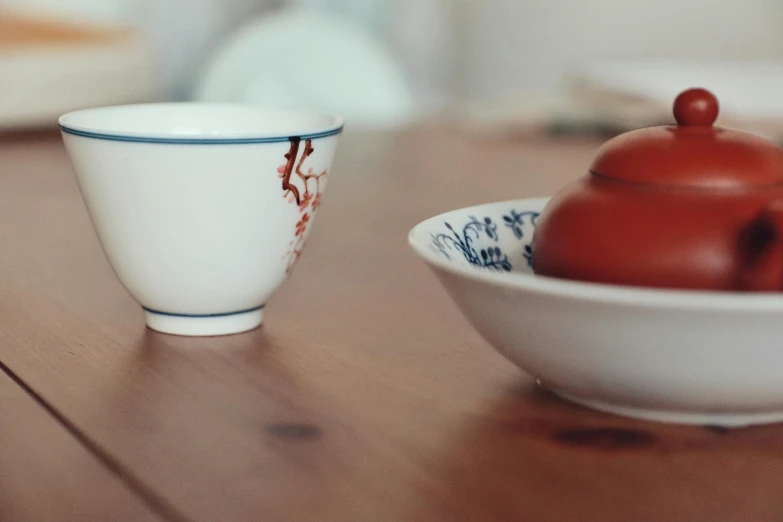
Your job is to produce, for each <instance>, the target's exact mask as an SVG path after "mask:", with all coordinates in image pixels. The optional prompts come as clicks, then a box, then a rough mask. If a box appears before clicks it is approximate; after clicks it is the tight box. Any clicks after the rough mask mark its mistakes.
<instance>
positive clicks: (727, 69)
mask: <svg viewBox="0 0 783 522" xmlns="http://www.w3.org/2000/svg"><path fill="white" fill-rule="evenodd" d="M782 22H783V2H780V0H743V1H742V2H739V1H733V2H732V1H728V2H714V1H711V0H633V1H632V2H630V1H623V0H590V1H589V2H585V1H584V0H0V79H2V83H0V129H19V128H39V127H49V126H53V125H55V123H56V118H57V117H58V116H59V115H60V114H62V113H64V112H67V111H69V110H73V109H77V108H82V107H89V106H96V105H106V104H117V103H133V102H140V101H158V100H207V101H228V102H242V103H258V104H264V105H268V106H275V107H287V108H300V109H312V110H322V111H330V112H339V113H342V114H343V115H344V116H345V117H346V121H347V129H346V130H347V131H348V130H349V129H364V128H384V129H388V128H400V127H405V126H409V125H415V124H421V123H423V122H431V121H444V120H448V121H449V122H453V123H456V124H458V125H459V128H462V129H466V130H469V131H472V132H477V133H485V134H486V133H489V134H490V135H494V134H495V133H498V132H501V133H502V132H514V131H518V130H521V129H531V128H534V129H545V130H547V131H548V132H581V133H585V132H601V133H607V134H612V133H616V132H621V131H622V130H624V129H627V128H632V127H637V126H642V125H648V124H657V123H659V122H661V121H670V119H671V117H670V107H671V101H672V100H673V98H674V96H675V95H676V94H677V92H678V91H680V90H682V89H684V88H687V87H691V86H694V85H701V86H705V87H707V88H709V89H711V90H713V91H714V92H715V93H716V94H717V95H718V96H719V98H720V99H721V103H722V113H721V120H722V122H721V123H723V124H726V125H734V126H741V127H743V128H745V129H748V130H752V131H757V132H759V133H762V134H766V135H768V136H775V137H778V138H780V137H781V136H783V133H781V132H780V129H781V128H783V95H781V93H783V31H781V30H780V24H781V23H782Z"/></svg>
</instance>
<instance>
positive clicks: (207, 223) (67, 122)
mask: <svg viewBox="0 0 783 522" xmlns="http://www.w3.org/2000/svg"><path fill="white" fill-rule="evenodd" d="M342 125H343V122H342V118H340V117H339V116H335V115H319V114H308V113H301V112H291V111H279V110H269V109H264V108H261V107H257V106H247V105H231V104H208V103H160V104H156V103H153V104H140V105H125V106H116V107H101V108H95V109H85V110H80V111H75V112H71V113H68V114H65V115H63V116H62V117H61V118H60V127H61V130H62V136H63V140H64V142H65V146H66V149H67V151H68V155H69V158H70V160H71V163H72V165H73V169H74V172H75V174H76V178H77V181H78V184H79V188H80V190H81V193H82V197H83V199H84V202H85V205H86V207H87V210H88V212H89V215H90V218H91V220H92V223H93V226H94V228H95V231H96V233H97V235H98V238H99V240H100V243H101V246H102V248H103V251H104V252H105V254H106V257H107V258H108V260H109V263H110V264H111V266H112V268H113V270H114V272H115V273H116V275H117V277H118V279H119V280H120V282H122V284H123V285H124V286H125V288H126V289H127V290H128V291H129V292H130V294H131V295H132V296H133V297H134V298H135V299H136V300H137V301H138V302H139V303H140V304H141V306H142V307H143V308H144V310H145V320H146V324H147V326H149V327H150V328H152V329H154V330H158V331H161V332H166V333H172V334H179V335H224V334H231V333H238V332H242V331H247V330H250V329H253V328H255V327H257V326H258V325H260V324H261V321H262V318H263V308H264V305H265V304H266V303H267V301H268V300H269V299H270V297H271V296H272V295H273V294H274V292H275V291H276V290H277V289H278V288H279V287H280V285H282V283H283V282H284V280H285V278H286V276H287V275H288V274H289V273H290V272H291V270H292V269H293V267H294V265H295V264H296V261H297V259H298V258H299V256H300V255H301V253H302V249H303V248H304V245H305V242H306V239H307V237H308V235H309V234H310V229H311V227H312V224H313V219H314V215H315V213H316V212H317V209H318V207H319V206H320V204H321V198H322V197H323V194H324V191H325V189H326V185H327V183H328V180H329V176H330V171H331V167H332V161H333V158H334V154H335V149H336V146H337V141H338V137H339V134H340V133H341V131H342Z"/></svg>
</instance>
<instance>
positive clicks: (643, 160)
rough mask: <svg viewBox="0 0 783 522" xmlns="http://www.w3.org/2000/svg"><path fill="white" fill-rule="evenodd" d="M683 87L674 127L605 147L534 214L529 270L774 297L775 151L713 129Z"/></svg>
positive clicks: (778, 175) (704, 95) (777, 273)
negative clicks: (768, 293) (582, 172)
mask: <svg viewBox="0 0 783 522" xmlns="http://www.w3.org/2000/svg"><path fill="white" fill-rule="evenodd" d="M718 109H719V107H718V100H717V99H716V98H715V96H714V95H713V94H712V93H710V92H709V91H707V90H705V89H689V90H687V91H685V92H682V93H681V94H680V95H679V96H678V97H677V98H676V100H675V102H674V116H675V119H676V121H677V125H672V126H658V127H649V128H643V129H637V130H634V131H631V132H627V133H625V134H621V135H619V136H617V137H615V138H612V139H611V140H609V141H607V142H606V143H605V144H604V145H603V146H602V147H601V148H600V149H599V151H598V154H597V156H596V157H595V159H594V161H593V163H592V165H591V166H590V170H589V173H588V174H587V175H585V176H583V177H581V178H579V179H578V180H576V181H574V182H572V183H571V184H569V185H567V186H566V187H564V188H563V189H561V190H560V191H559V192H558V193H557V194H555V196H554V197H552V199H551V200H550V201H549V202H548V203H547V205H546V207H545V208H544V209H543V211H542V213H541V215H540V216H539V218H538V222H537V226H536V231H535V235H534V238H533V245H532V246H533V270H534V272H536V273H537V274H540V275H545V276H551V277H558V278H564V279H571V280H579V281H589V282H597V283H609V284H619V285H631V286H642V287H657V288H673V289H696V290H722V291H783V149H781V148H779V147H777V146H775V145H774V144H773V143H772V142H769V141H767V140H765V139H763V138H761V137H758V136H755V135H752V134H750V133H746V132H741V131H737V130H729V129H724V128H720V127H716V126H714V123H715V120H716V119H717V117H718Z"/></svg>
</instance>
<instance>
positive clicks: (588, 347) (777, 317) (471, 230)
mask: <svg viewBox="0 0 783 522" xmlns="http://www.w3.org/2000/svg"><path fill="white" fill-rule="evenodd" d="M547 200H548V199H547V198H538V199H523V200H518V201H507V202H499V203H491V204H487V205H479V206H475V207H471V208H466V209H461V210H455V211H452V212H448V213H446V214H443V215H440V216H436V217H433V218H430V219H428V220H426V221H423V222H422V223H420V224H419V225H417V226H416V227H414V229H413V230H412V231H411V233H410V236H409V242H410V244H411V246H412V247H413V249H414V250H415V252H416V253H417V254H418V255H420V256H421V257H422V258H424V260H425V261H426V262H427V263H428V264H429V266H430V267H431V268H432V269H433V270H434V272H435V274H436V275H437V276H438V278H439V280H440V281H441V283H442V284H443V285H444V286H445V288H446V289H447V291H448V292H449V294H450V295H451V297H452V298H453V299H454V301H455V302H456V303H457V305H458V306H459V308H460V309H461V310H462V312H463V314H464V315H465V317H466V318H467V319H468V320H469V321H470V323H471V324H472V325H473V326H474V327H475V328H476V330H477V331H478V332H479V333H481V335H482V336H483V337H484V338H485V339H486V340H487V341H488V342H489V343H490V344H491V345H492V346H494V347H495V348H496V349H497V350H498V351H499V352H500V353H501V354H503V355H505V356H506V357H507V358H508V359H510V360H511V361H513V362H514V363H516V364H517V365H518V366H519V367H521V368H522V369H523V370H525V371H526V372H528V373H530V374H531V375H532V376H534V377H536V378H537V379H538V381H539V383H540V384H541V385H542V386H544V387H545V388H547V389H549V390H551V391H552V392H554V393H556V394H558V395H560V396H561V397H563V398H565V399H568V400H571V401H574V402H577V403H580V404H583V405H585V406H588V407H592V408H595V409H599V410H603V411H608V412H613V413H616V414H619V415H625V416H630V417H637V418H643V419H648V420H655V421H663V422H674V423H687V424H709V425H718V426H743V425H749V424H760V423H771V422H780V421H783V296H780V295H773V294H763V295H762V294H739V293H723V292H719V293H716V292H702V291H670V290H657V289H643V288H633V287H622V286H614V285H603V284H592V283H582V282H573V281H566V280H559V279H554V278H548V277H543V276H538V275H535V274H534V273H533V272H532V269H531V268H530V260H531V259H532V257H531V256H532V255H534V254H533V252H532V249H531V242H532V238H533V234H534V231H535V222H536V218H537V216H538V213H539V212H540V211H541V210H542V209H543V208H544V205H545V204H546V202H547Z"/></svg>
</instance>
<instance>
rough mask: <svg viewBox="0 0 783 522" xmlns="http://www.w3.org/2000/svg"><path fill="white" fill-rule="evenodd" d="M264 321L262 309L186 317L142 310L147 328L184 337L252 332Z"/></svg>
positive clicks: (184, 315) (261, 307) (147, 309)
mask: <svg viewBox="0 0 783 522" xmlns="http://www.w3.org/2000/svg"><path fill="white" fill-rule="evenodd" d="M263 319H264V307H263V306H260V307H258V308H253V309H251V310H243V311H239V312H233V313H223V314H209V315H188V314H175V313H168V312H161V311H157V310H150V309H149V308H145V309H144V321H145V322H146V324H147V327H148V328H150V329H152V330H155V331H157V332H162V333H166V334H172V335H184V336H217V335H230V334H237V333H242V332H247V331H249V330H253V329H255V328H257V327H258V326H260V325H261V322H262V321H263Z"/></svg>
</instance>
